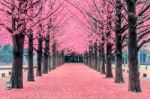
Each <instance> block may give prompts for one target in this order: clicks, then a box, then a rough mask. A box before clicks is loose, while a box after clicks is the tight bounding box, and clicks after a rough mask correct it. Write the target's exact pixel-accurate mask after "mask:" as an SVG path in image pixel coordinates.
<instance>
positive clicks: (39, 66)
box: [36, 37, 43, 76]
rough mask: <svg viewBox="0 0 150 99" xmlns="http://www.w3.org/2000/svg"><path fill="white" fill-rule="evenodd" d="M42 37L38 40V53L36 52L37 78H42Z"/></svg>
mask: <svg viewBox="0 0 150 99" xmlns="http://www.w3.org/2000/svg"><path fill="white" fill-rule="evenodd" d="M42 43H43V40H42V37H39V38H38V51H37V73H36V75H37V76H42Z"/></svg>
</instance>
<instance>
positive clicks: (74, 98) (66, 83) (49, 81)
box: [0, 64, 150, 99]
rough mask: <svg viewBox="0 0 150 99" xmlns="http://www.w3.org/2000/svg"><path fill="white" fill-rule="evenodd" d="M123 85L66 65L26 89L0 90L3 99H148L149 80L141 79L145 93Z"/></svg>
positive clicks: (81, 65)
mask: <svg viewBox="0 0 150 99" xmlns="http://www.w3.org/2000/svg"><path fill="white" fill-rule="evenodd" d="M124 75H125V83H124V84H116V83H114V79H113V78H111V79H106V78H105V75H102V74H100V73H99V72H96V71H94V70H92V69H90V68H88V67H87V66H85V65H83V64H64V65H63V66H60V67H58V68H57V69H55V70H53V71H51V72H49V74H47V75H43V77H36V80H35V82H27V81H25V82H24V88H23V89H13V90H6V89H5V88H1V89H0V97H1V98H0V99H149V98H150V94H149V92H150V80H144V79H142V80H141V85H142V93H133V92H128V89H127V86H128V85H127V77H126V74H124Z"/></svg>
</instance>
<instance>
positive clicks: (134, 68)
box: [126, 0, 141, 92]
mask: <svg viewBox="0 0 150 99" xmlns="http://www.w3.org/2000/svg"><path fill="white" fill-rule="evenodd" d="M126 4H127V10H128V24H129V32H128V35H129V37H128V39H129V42H128V52H129V53H128V60H129V85H128V90H129V91H134V92H141V86H140V79H139V75H140V74H139V69H138V51H137V48H138V47H137V26H136V25H137V17H136V0H126Z"/></svg>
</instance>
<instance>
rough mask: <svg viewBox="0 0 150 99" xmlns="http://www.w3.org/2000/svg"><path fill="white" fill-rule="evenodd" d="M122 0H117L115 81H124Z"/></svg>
mask: <svg viewBox="0 0 150 99" xmlns="http://www.w3.org/2000/svg"><path fill="white" fill-rule="evenodd" d="M121 8H122V4H121V0H116V17H117V18H116V31H115V36H116V37H115V38H116V43H115V44H116V47H115V48H116V62H115V63H116V65H115V83H124V79H123V75H122V35H121V19H122V18H121V17H122V16H121Z"/></svg>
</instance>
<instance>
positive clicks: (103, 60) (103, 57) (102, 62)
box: [100, 42, 105, 74]
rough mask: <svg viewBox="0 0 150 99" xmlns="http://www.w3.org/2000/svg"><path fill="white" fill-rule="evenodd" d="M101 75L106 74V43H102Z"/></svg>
mask: <svg viewBox="0 0 150 99" xmlns="http://www.w3.org/2000/svg"><path fill="white" fill-rule="evenodd" d="M100 70H101V73H102V74H105V52H104V42H103V43H102V49H101V69H100Z"/></svg>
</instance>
